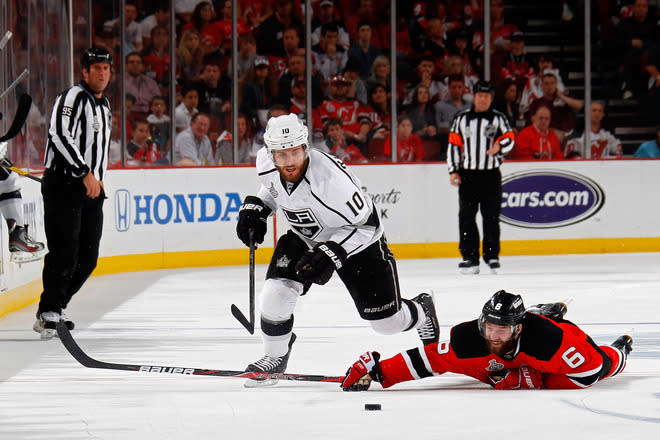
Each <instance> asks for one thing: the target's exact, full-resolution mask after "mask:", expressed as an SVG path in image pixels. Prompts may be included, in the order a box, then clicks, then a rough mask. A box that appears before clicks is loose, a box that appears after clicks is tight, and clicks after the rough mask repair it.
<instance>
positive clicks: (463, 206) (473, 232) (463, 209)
mask: <svg viewBox="0 0 660 440" xmlns="http://www.w3.org/2000/svg"><path fill="white" fill-rule="evenodd" d="M459 174H460V176H461V185H460V187H459V188H458V200H459V210H458V228H459V232H460V238H459V249H460V251H461V255H462V256H463V259H464V260H470V261H474V262H478V261H479V229H478V228H477V220H476V216H477V211H481V217H482V219H483V236H484V239H483V257H484V261H486V262H488V260H493V259H497V258H499V254H500V212H501V210H502V175H501V173H500V170H499V168H495V169H493V170H461V171H460V172H459Z"/></svg>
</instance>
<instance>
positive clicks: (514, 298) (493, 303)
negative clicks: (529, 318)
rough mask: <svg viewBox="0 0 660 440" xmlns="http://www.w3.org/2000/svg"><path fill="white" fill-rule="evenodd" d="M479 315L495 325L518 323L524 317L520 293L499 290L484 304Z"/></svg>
mask: <svg viewBox="0 0 660 440" xmlns="http://www.w3.org/2000/svg"><path fill="white" fill-rule="evenodd" d="M481 317H482V318H483V320H484V321H486V322H490V323H492V324H496V325H518V324H520V322H521V321H522V319H523V318H524V317H525V304H523V299H522V297H521V296H520V295H516V294H513V293H509V292H507V291H505V290H499V291H497V292H495V294H493V296H491V297H490V299H489V300H488V301H487V302H486V304H484V307H483V309H481Z"/></svg>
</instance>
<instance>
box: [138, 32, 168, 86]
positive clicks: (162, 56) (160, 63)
mask: <svg viewBox="0 0 660 440" xmlns="http://www.w3.org/2000/svg"><path fill="white" fill-rule="evenodd" d="M149 41H150V42H151V44H150V45H149V46H147V47H148V48H149V50H148V53H147V54H146V55H145V56H144V58H143V62H144V66H145V69H146V72H145V75H147V76H148V77H150V78H152V79H153V80H154V81H156V83H157V84H158V87H159V88H160V94H161V95H163V96H167V95H168V91H169V84H170V31H169V30H168V28H166V27H163V26H160V25H156V26H154V27H153V28H152V29H151V38H149Z"/></svg>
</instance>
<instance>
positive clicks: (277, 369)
mask: <svg viewBox="0 0 660 440" xmlns="http://www.w3.org/2000/svg"><path fill="white" fill-rule="evenodd" d="M295 340H296V334H295V333H291V339H289V351H287V352H286V354H285V355H284V356H281V357H270V356H268V355H266V356H264V357H262V358H261V359H259V360H258V361H256V362H253V363H251V364H250V365H248V366H247V368H245V371H256V372H263V373H284V372H285V371H286V366H287V364H288V363H289V355H290V354H291V347H292V346H293V343H294V342H295ZM277 382H279V379H277V378H266V379H248V380H247V381H246V382H245V384H244V386H245V387H246V388H258V387H266V386H272V385H275V384H276V383H277Z"/></svg>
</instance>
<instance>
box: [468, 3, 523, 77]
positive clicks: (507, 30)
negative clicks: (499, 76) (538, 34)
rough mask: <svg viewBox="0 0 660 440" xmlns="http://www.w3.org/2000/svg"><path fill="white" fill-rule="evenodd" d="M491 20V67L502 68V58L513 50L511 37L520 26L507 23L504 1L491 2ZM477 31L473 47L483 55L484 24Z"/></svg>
mask: <svg viewBox="0 0 660 440" xmlns="http://www.w3.org/2000/svg"><path fill="white" fill-rule="evenodd" d="M490 19H491V24H490V44H491V46H490V50H491V52H490V56H491V66H500V65H502V58H504V57H505V56H506V55H507V54H508V53H509V51H510V50H511V36H512V35H513V33H514V32H517V31H518V26H516V25H515V24H512V23H508V22H506V21H505V19H504V1H503V0H490ZM475 29H480V30H478V31H476V32H475V33H474V34H473V35H472V47H473V49H474V51H475V52H476V53H480V54H482V55H483V51H484V43H485V39H484V33H483V29H484V25H483V22H482V23H481V24H480V25H477V26H475Z"/></svg>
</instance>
